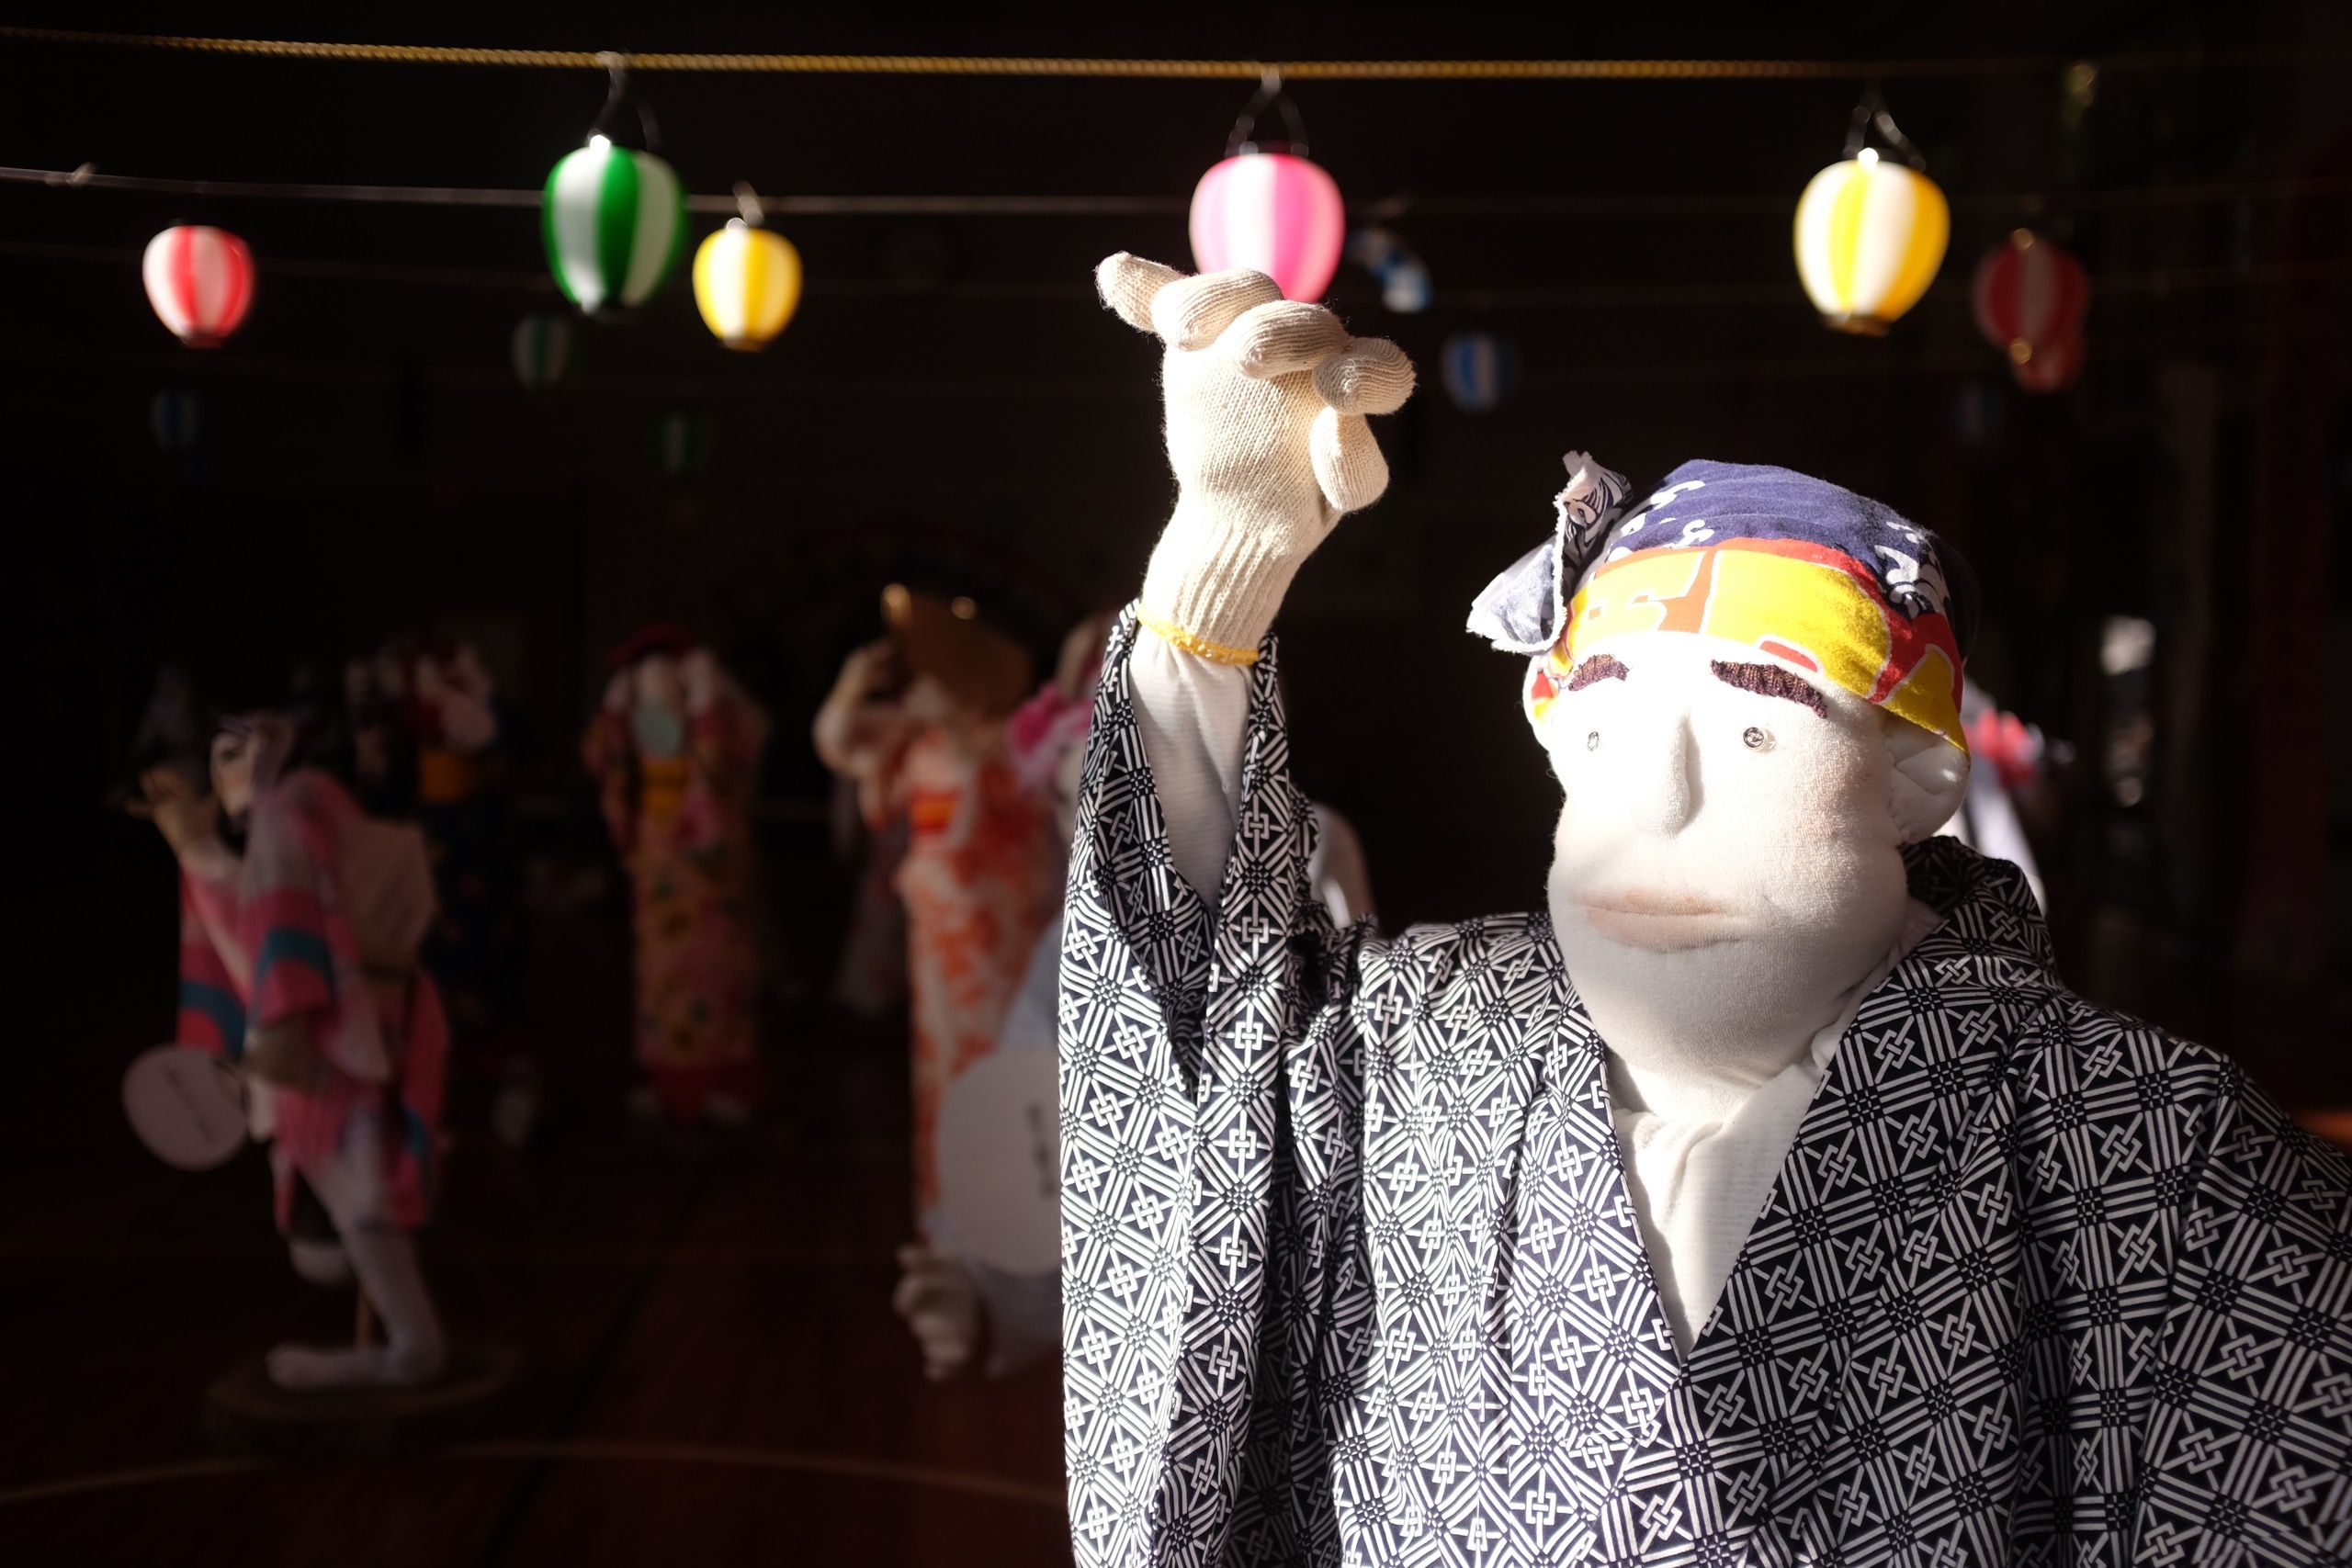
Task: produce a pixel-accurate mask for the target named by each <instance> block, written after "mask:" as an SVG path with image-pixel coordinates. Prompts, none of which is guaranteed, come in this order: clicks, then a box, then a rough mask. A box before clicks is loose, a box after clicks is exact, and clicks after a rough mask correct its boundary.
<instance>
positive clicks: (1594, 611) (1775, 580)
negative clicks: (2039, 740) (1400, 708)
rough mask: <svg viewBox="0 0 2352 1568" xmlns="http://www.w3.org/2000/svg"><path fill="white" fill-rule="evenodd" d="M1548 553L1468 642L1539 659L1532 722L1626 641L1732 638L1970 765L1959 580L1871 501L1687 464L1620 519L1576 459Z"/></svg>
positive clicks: (1803, 481) (1922, 538) (1495, 601)
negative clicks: (1935, 739) (1585, 666)
mask: <svg viewBox="0 0 2352 1568" xmlns="http://www.w3.org/2000/svg"><path fill="white" fill-rule="evenodd" d="M1567 467H1568V484H1567V488H1566V489H1565V490H1563V491H1561V492H1560V494H1559V497H1558V498H1557V502H1556V506H1557V511H1558V524H1557V526H1556V527H1555V530H1554V533H1553V536H1552V537H1551V538H1550V539H1549V540H1547V541H1546V542H1545V543H1544V544H1542V545H1539V546H1538V547H1536V548H1534V549H1533V550H1531V551H1529V552H1528V553H1527V554H1526V555H1525V556H1522V557H1521V558H1520V559H1519V560H1518V561H1517V562H1515V563H1514V564H1513V565H1512V566H1511V567H1510V569H1509V570H1506V571H1504V572H1503V574H1502V575H1501V576H1499V577H1498V578H1496V579H1495V580H1494V581H1493V582H1491V583H1489V584H1488V585H1487V589H1486V592H1483V593H1481V594H1479V595H1478V598H1477V601H1476V604H1473V605H1472V606H1471V610H1470V629H1471V630H1472V631H1473V632H1475V633H1476V634H1477V635H1479V636H1481V637H1486V638H1487V640H1488V641H1490V642H1492V643H1493V644H1494V645H1495V646H1496V647H1497V648H1499V649H1505V650H1506V651H1509V652H1513V653H1523V654H1527V655H1530V656H1541V657H1542V658H1543V660H1544V667H1543V668H1542V669H1540V670H1538V671H1536V673H1535V675H1534V677H1533V678H1532V681H1531V682H1530V685H1529V688H1528V701H1529V705H1530V708H1531V710H1532V713H1533V715H1534V716H1535V717H1536V718H1537V719H1538V720H1540V719H1541V718H1542V717H1543V716H1544V712H1545V710H1546V709H1548V708H1549V706H1550V705H1551V702H1552V700H1553V698H1554V697H1555V695H1556V694H1558V691H1559V688H1560V686H1561V685H1562V684H1563V683H1564V682H1565V680H1566V676H1567V674H1568V673H1569V671H1571V670H1573V669H1574V668H1575V666H1576V664H1577V661H1578V660H1579V659H1581V658H1582V657H1583V656H1584V655H1585V654H1586V653H1589V652H1590V651H1591V650H1592V649H1595V648H1598V647H1599V646H1600V644H1602V643H1603V642H1606V641H1607V640H1609V639H1610V638H1612V637H1620V636H1623V635H1625V634H1628V633H1633V632H1654V631H1682V632H1697V633H1703V634H1705V635H1707V636H1711V637H1725V638H1728V639H1730V640H1732V641H1734V642H1738V643H1743V644H1746V645H1747V646H1749V647H1752V648H1754V649H1757V650H1758V652H1759V653H1762V654H1764V655H1765V656H1767V657H1768V658H1770V659H1771V660H1775V661H1776V662H1779V663H1781V664H1783V665H1786V666H1788V667H1790V668H1792V669H1794V670H1796V671H1800V672H1802V673H1804V674H1805V675H1808V676H1810V677H1813V678H1815V679H1816V680H1821V681H1826V682H1829V683H1831V684H1834V685H1837V686H1839V687H1842V688H1844V689H1845V690H1847V691H1849V692H1852V693H1853V694H1855V695H1857V696H1859V697H1860V698H1862V699H1863V700H1864V701H1865V702H1869V703H1872V704H1875V705H1878V706H1881V707H1883V708H1885V709H1886V710H1887V711H1889V712H1890V713H1894V714H1895V715H1897V716H1900V717H1903V718H1905V719H1907V720H1909V721H1910V722H1912V723H1914V724H1917V725H1918V726H1919V727H1920V728H1924V729H1927V730H1928V731H1930V732H1931V733H1933V734H1935V735H1938V736H1940V737H1941V738H1943V739H1945V740H1948V741H1950V742H1951V744H1952V745H1954V746H1957V747H1959V748H1960V749H1961V750H1963V751H1965V750H1967V749H1968V741H1967V738H1966V736H1965V734H1964V733H1963V731H1962V728H1961V722H1960V691H1961V672H1962V664H1963V657H1964V653H1965V649H1966V647H1967V643H1968V640H1969V637H1970V636H1971V634H1972V633H1973V629H1974V626H1973V618H1974V608H1975V606H1974V592H1973V580H1972V579H1971V578H1970V577H1969V575H1968V571H1967V568H1966V566H1965V565H1964V564H1963V563H1962V561H1961V560H1960V558H1958V556H1956V555H1955V554H1953V553H1952V552H1951V550H1950V549H1949V548H1948V547H1945V546H1943V545H1941V544H1940V543H1939V541H1938V540H1937V539H1936V538H1935V537H1934V536H1932V535H1930V534H1928V532H1927V531H1926V530H1925V529H1922V528H1918V527H1915V526H1914V525H1911V524H1910V523H1908V522H1906V521H1905V520H1904V518H1903V517H1902V516H1900V515H1899V514H1897V513H1894V512H1893V511H1892V510H1890V509H1888V508H1887V507H1884V506H1881V505H1880V504H1879V503H1878V502H1874V501H1870V500H1867V499H1865V498H1864V497H1861V496H1859V495H1856V494H1855V493H1854V492H1853V491H1848V490H1841V489H1839V488H1838V486H1836V485H1833V484H1829V483H1826V481H1824V480H1821V479H1812V478H1809V477H1807V476H1806V475H1804V474H1799V473H1794V472H1792V471H1791V470H1789V469H1787V468H1768V467H1764V466H1761V465H1757V464H1743V463H1716V462H1709V461H1705V460H1699V461H1693V462H1689V463H1685V464H1683V465H1682V466H1681V467H1680V468H1676V469H1675V470H1674V471H1673V472H1672V473H1670V474H1668V475H1667V477H1666V482H1665V483H1664V484H1662V485H1660V486H1659V487H1658V489H1657V491H1656V492H1655V493H1654V494H1652V495H1651V496H1650V497H1649V499H1648V500H1646V501H1645V502H1642V504H1641V505H1640V506H1639V507H1637V508H1635V509H1634V510H1632V511H1630V512H1628V511H1626V510H1625V505H1624V502H1625V497H1626V495H1627V493H1628V491H1627V488H1626V484H1625V479H1624V477H1623V475H1621V474H1618V473H1615V472H1612V471H1611V470H1610V469H1607V468H1602V467H1600V465H1599V464H1598V463H1595V462H1593V461H1592V459H1591V458H1589V457H1586V456H1585V455H1584V454H1583V453H1580V452H1572V453H1570V454H1569V455H1568V457H1567Z"/></svg>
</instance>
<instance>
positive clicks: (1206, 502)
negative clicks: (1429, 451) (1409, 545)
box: [1095, 253, 1413, 898]
mask: <svg viewBox="0 0 2352 1568" xmlns="http://www.w3.org/2000/svg"><path fill="white" fill-rule="evenodd" d="M1095 284H1096V287H1097V288H1100V290H1101V291H1102V295H1103V302H1104V303H1105V304H1107V305H1108V306H1110V307H1111V309H1112V310H1114V311H1116V312H1117V313H1118V315H1119V316H1120V318H1121V319H1122V320H1124V321H1126V322H1127V323H1128V324H1129V325H1131V326H1134V327H1136V328H1137V329H1139V330H1141V331H1144V332H1148V333H1152V334H1153V335H1155V336H1156V337H1158V338H1159V340H1160V342H1161V343H1162V344H1164V345H1165V348H1166V352H1165V355H1164V356H1163V359H1162V363H1161V386H1162V393H1163V396H1164V399H1165V401H1166V409H1167V426H1166V428H1167V439H1168V459H1169V465H1170V468H1172V469H1173V470H1174V473H1175V477H1176V487H1177V498H1176V506H1175V509H1174V511H1173V512H1172V513H1170V516H1169V520H1168V525H1167V527H1166V528H1165V529H1164V530H1163V531H1162V533H1161V534H1160V537H1159V546H1158V547H1157V548H1156V549H1154V550H1153V552H1152V557H1151V565H1150V568H1149V570H1148V571H1147V572H1146V574H1145V577H1144V584H1143V594H1142V597H1141V599H1140V600H1139V601H1138V604H1137V616H1138V619H1139V621H1140V623H1141V625H1142V627H1143V629H1144V636H1143V637H1141V638H1140V639H1139V640H1138V642H1137V644H1136V650H1135V657H1134V661H1133V664H1132V666H1131V681H1132V687H1131V689H1132V691H1133V694H1134V697H1135V703H1136V720H1137V723H1138V726H1139V728H1141V730H1142V732H1143V737H1144V745H1145V750H1146V751H1147V752H1148V755H1149V759H1150V761H1151V766H1152V773H1153V776H1154V779H1155V782H1156V784H1157V787H1158V791H1159V799H1160V806H1161V808H1162V811H1163V813H1164V814H1165V818H1166V821H1167V829H1168V842H1169V854H1170V860H1171V861H1172V862H1173V863H1174V864H1175V867H1176V869H1177V871H1178V872H1179V874H1182V876H1183V878H1184V879H1185V881H1187V882H1188V883H1190V884H1192V886H1193V888H1194V889H1195V890H1196V891H1198V892H1199V893H1200V894H1201V895H1202V896H1203V897H1208V898H1214V897H1216V884H1217V882H1218V879H1219V877H1220V875H1221V874H1222V873H1223V870H1224V866H1225V861H1226V856H1227V852H1229V850H1230V848H1231V845H1232V841H1233V825H1234V817H1235V812H1236V810H1237V808H1238V800H1239V795H1240V771H1241V740H1242V731H1243V728H1244V723H1245V719H1246V716H1247V713H1248V708H1249V675H1248V669H1249V666H1250V664H1251V663H1252V662H1254V661H1255V660H1256V659H1257V657H1258V651H1259V646H1260V644H1261V643H1262V642H1263V641H1264V639H1265V636H1266V633H1267V630H1268V628H1269V627H1271V626H1272V625H1273V620H1274V615H1275V612H1276V611H1277V610H1279V609H1280V608H1281V605H1282V599H1283V593H1284V592H1287V591H1288V589H1289V587H1290V581H1291V579H1292V577H1293V576H1294V575H1295V573H1296V572H1297V570H1298V568H1299V564H1300V563H1301V562H1303V561H1304V560H1306V558H1307V557H1308V556H1309V555H1311V554H1313V553H1314V551H1315V548H1316V547H1317V546H1318V545H1320V544H1321V543H1322V542H1323V540H1324V539H1325V538H1326V537H1328V536H1329V534H1330V532H1331V529H1332V528H1333V527H1334V526H1335V525H1337V524H1338V523H1339V520H1340V518H1341V517H1342V516H1344V515H1346V514H1347V513H1350V512H1353V511H1357V510H1359V509H1361V508H1363V507H1365V506H1369V505H1371V504H1372V503H1373V502H1374V501H1377V500H1378V499H1379V498H1380V495H1381V492H1382V491H1385V489H1386V488H1387V486H1388V465H1387V464H1386V462H1385V461H1384V460H1383V459H1382V457H1381V455H1380V446H1379V444H1378V443H1377V442H1375V441H1374V439H1373V435H1372V430H1371V427H1370V426H1369V425H1368V424H1366V423H1365V421H1364V416H1365V415H1366V414H1373V413H1389V412H1394V411H1395V410H1397V408H1400V407H1402V406H1403V404H1404V402H1405V400H1406V398H1407V397H1408V396H1409V395H1410V394H1411V392H1412V389H1413V367H1412V365H1411V363H1410V362H1409V361H1408V360H1407V359H1406V357H1405V355H1404V354H1403V353H1402V352H1401V351H1400V350H1398V348H1397V345H1396V344H1392V343H1389V342H1387V341H1385V340H1384V339H1380V338H1356V337H1351V336H1349V335H1348V331H1347V328H1346V327H1345V326H1343V325H1341V324H1340V319H1339V318H1338V317H1337V316H1335V315H1333V314H1332V313H1331V312H1330V311H1329V310H1325V309H1324V308H1323V307H1322V306H1320V305H1315V304H1309V303H1306V302H1304V301H1299V300H1290V299H1283V297H1282V291H1281V290H1280V289H1279V288H1276V287H1275V286H1274V283H1273V281H1272V279H1271V278H1268V277H1266V276H1263V275H1262V274H1260V273H1255V272H1250V271H1246V270H1237V271H1232V272H1220V273H1210V274H1207V275H1204V276H1198V277H1187V276H1184V275H1183V274H1182V273H1179V272H1177V271H1176V270H1175V269H1174V268H1172V267H1168V266H1162V265H1159V263H1157V262H1148V261H1144V260H1142V259H1140V258H1139V257H1136V256H1131V255H1127V254H1124V253H1123V254H1119V255H1114V256H1113V257H1111V258H1110V259H1108V260H1107V261H1105V262H1103V265H1101V266H1100V267H1098V268H1097V269H1096V270H1095Z"/></svg>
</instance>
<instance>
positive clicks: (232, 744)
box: [140, 712, 448, 1389]
mask: <svg viewBox="0 0 2352 1568" xmlns="http://www.w3.org/2000/svg"><path fill="white" fill-rule="evenodd" d="M299 748H300V737H299V734H298V729H297V725H296V723H295V721H294V720H292V719H290V718H288V717H287V716H284V715H281V714H276V713H266V712H265V713H245V714H238V715H231V716H224V717H223V718H221V719H220V723H219V726H218V728H217V731H216V732H215V734H214V735H213V737H212V740H211V749H210V757H209V775H210V776H209V784H210V789H209V793H206V792H204V791H203V790H202V789H201V788H200V786H198V784H196V783H195V782H194V781H193V780H191V779H190V777H189V776H188V774H187V773H185V772H182V771H178V770H175V769H172V768H168V767H163V768H153V769H150V770H149V771H148V772H147V773H144V774H142V775H141V781H140V785H141V810H142V814H144V815H147V816H148V817H150V818H152V819H153V821H154V823H155V825H156V827H157V828H158V829H161V830H162V832H163V835H164V840H165V841H166V842H168V843H169V844H170V845H171V847H172V851H173V853H174V854H175V856H176V857H177V859H178V861H179V866H180V894H181V900H180V901H181V921H180V1011H179V1029H178V1038H179V1041H180V1043H182V1044H185V1045H191V1046H196V1047H198V1048H201V1049H206V1050H210V1051H215V1052H218V1053H220V1055H222V1056H224V1057H225V1058H227V1060H228V1061H229V1062H230V1063H231V1064H232V1065H233V1066H235V1067H236V1069H237V1071H238V1075H239V1077H240V1079H241V1080H242V1083H243V1091H244V1099H245V1105H246V1114H247V1121H248V1125H249V1127H250V1129H251V1131H252V1132H253V1134H254V1136H255V1137H256V1138H258V1139H266V1140H267V1141H268V1142H269V1146H270V1168H271V1171H272V1173H273V1175H274V1177H275V1179H276V1187H277V1224H278V1229H279V1230H280V1231H281V1232H282V1233H283V1234H284V1235H286V1237H287V1240H288V1245H289V1247H290V1249H291V1252H292V1257H293V1261H294V1267H295V1269H296V1271H297V1272H298V1273H300V1275H302V1277H303V1278H305V1279H307V1280H312V1281H314V1282H317V1283H322V1284H346V1283H354V1282H356V1284H357V1285H358V1287H359V1289H360V1290H361V1291H362V1292H365V1294H366V1297H367V1299H368V1302H369V1303H371V1304H372V1306H373V1307H374V1310H375V1314H376V1317H377V1319H378V1321H379V1322H380V1323H381V1324H382V1325H383V1330H384V1336H385V1337H384V1342H383V1343H381V1344H372V1345H369V1344H363V1345H354V1346H344V1347H334V1348H324V1347H312V1346H306V1345H281V1346H279V1347H278V1348H277V1349H275V1350H272V1351H271V1352H270V1353H269V1356H268V1358H267V1362H266V1365H267V1368H268V1372H269V1376H270V1378H271V1380H272V1381H273V1382H277V1384H278V1385H280V1386H281V1387H285V1388H289V1389H325V1388H349V1387H356V1386H368V1385H386V1384H391V1385H404V1384H415V1383H421V1382H430V1381H432V1380H433V1379H434V1378H435V1377H437V1376H438V1375H439V1374H440V1372H441V1371H442V1368H443V1365H444V1362H445V1359H446V1350H445V1346H444V1341H443V1338H442V1334H441V1325H440V1322H439V1320H438V1318H437V1316H436V1314H435V1311H434V1305H433V1298H432V1295H431V1293H430V1292H428V1291H427V1290H426V1288H425V1283H424V1274H423V1271H422V1270H421V1269H420V1268H419V1267H418V1263H417V1257H416V1249H415V1247H414V1244H413V1240H412V1238H411V1233H412V1232H413V1231H414V1230H415V1229H416V1228H417V1227H418V1226H420V1225H422V1224H424V1221H425V1218H426V1216H427V1214H428V1213H430V1211H431V1208H432V1203H433V1196H434V1174H435V1164H436V1155H437V1149H436V1142H437V1138H438V1134H439V1125H440V1118H441V1092H442V1078H443V1071H444V1067H445V1066H446V1061H447V1049H448V1032H447V1024H446V1023H445V1021H444V1020H443V1017H442V1012H441V1000H440V997H439V994H438V993H437V992H436V991H435V988H434V985H433V980H432V977H431V976H429V975H427V974H426V973H425V972H424V970H423V969H422V968H421V967H420V966H419V964H418V962H417V951H418V948H419V946H420V944H421V943H422V942H423V941H424V935H425V931H426V930H427V928H428V927H429V926H430V924H431V922H432V919H433V895H432V877H431V871H430V868H429V866H428V865H427V864H426V863H425V860H424V849H423V842H422V840H421V839H420V838H419V836H418V835H417V833H416V831H415V829H413V828H408V827H403V826H400V825H395V824H391V823H386V822H380V821H377V820H374V819H372V818H368V817H366V816H365V815H363V814H362V813H361V811H360V809H359V807H358V806H357V805H356V803H355V802H354V801H353V799H352V797H351V795H350V794H349V792H347V791H346V790H345V788H344V786H343V785H342V784H339V783H338V782H337V781H336V780H335V779H334V777H333V775H331V774H329V773H326V772H325V771H323V770H322V769H320V768H316V767H310V766H304V765H301V763H300V761H299V760H298V758H299Z"/></svg>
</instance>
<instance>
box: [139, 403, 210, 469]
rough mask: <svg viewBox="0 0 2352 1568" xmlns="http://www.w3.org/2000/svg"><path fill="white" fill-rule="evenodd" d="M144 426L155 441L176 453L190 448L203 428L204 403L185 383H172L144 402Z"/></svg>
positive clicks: (165, 449)
mask: <svg viewBox="0 0 2352 1568" xmlns="http://www.w3.org/2000/svg"><path fill="white" fill-rule="evenodd" d="M147 428H148V429H149V430H150V431H151V432H153V434H154V437H155V445H156V446H157V447H158V448H160V449H161V450H163V451H165V452H170V453H173V454H175V455H178V454H182V453H186V452H189V451H193V450H194V449H195V447H196V438H197V437H198V435H199V434H202V433H203V430H204V404H203V401H202V400H200V399H198V397H197V395H196V394H195V393H194V392H191V391H189V390H188V389H187V388H185V387H171V388H166V389H164V390H163V391H160V392H158V393H156V394H155V396H154V397H153V400H150V401H149V403H148V404H147Z"/></svg>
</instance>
